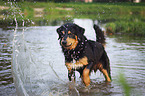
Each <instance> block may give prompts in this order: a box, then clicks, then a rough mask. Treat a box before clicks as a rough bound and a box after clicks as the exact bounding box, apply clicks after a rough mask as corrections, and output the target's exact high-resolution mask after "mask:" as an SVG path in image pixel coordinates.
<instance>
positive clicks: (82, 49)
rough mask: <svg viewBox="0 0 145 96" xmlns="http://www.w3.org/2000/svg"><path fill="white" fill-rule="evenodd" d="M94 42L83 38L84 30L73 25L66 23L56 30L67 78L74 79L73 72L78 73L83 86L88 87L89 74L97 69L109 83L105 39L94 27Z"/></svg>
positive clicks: (108, 65)
mask: <svg viewBox="0 0 145 96" xmlns="http://www.w3.org/2000/svg"><path fill="white" fill-rule="evenodd" d="M94 29H95V32H96V41H92V40H88V39H87V38H86V37H85V36H84V32H85V29H84V28H82V27H80V26H78V25H76V24H74V23H67V24H64V25H62V26H60V27H59V28H58V29H57V33H58V35H59V38H58V39H60V45H61V46H62V51H63V53H64V56H65V65H66V67H67V69H68V78H69V80H70V81H71V80H72V77H74V78H75V72H74V71H78V72H79V73H80V77H81V78H82V80H83V82H84V84H85V85H86V86H89V85H90V77H89V75H90V73H91V72H92V71H93V70H94V71H95V72H96V71H97V70H98V69H99V70H100V71H101V72H102V73H103V74H104V77H105V79H106V81H108V82H110V81H111V75H110V63H109V58H108V56H107V53H106V51H105V50H104V47H103V46H104V45H105V37H104V34H103V32H102V30H101V29H100V28H99V26H97V25H94Z"/></svg>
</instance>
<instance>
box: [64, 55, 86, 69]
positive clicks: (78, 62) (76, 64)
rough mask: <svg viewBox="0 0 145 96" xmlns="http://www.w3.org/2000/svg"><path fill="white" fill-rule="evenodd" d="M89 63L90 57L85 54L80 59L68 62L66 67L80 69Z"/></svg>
mask: <svg viewBox="0 0 145 96" xmlns="http://www.w3.org/2000/svg"><path fill="white" fill-rule="evenodd" d="M87 64H88V58H87V57H86V56H85V57H83V58H81V59H79V60H74V59H73V61H72V62H69V63H68V62H66V64H65V65H66V67H67V68H68V69H69V70H71V69H79V68H81V67H83V66H84V65H87Z"/></svg>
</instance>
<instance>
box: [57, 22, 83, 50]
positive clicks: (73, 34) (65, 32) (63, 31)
mask: <svg viewBox="0 0 145 96" xmlns="http://www.w3.org/2000/svg"><path fill="white" fill-rule="evenodd" d="M84 31H85V29H84V28H82V27H80V26H78V25H76V24H74V23H66V24H64V25H62V26H60V27H59V28H58V29H57V33H58V34H59V38H58V39H60V44H61V46H63V47H64V48H65V49H68V50H72V49H75V48H76V46H77V44H78V42H79V40H80V38H81V37H82V35H83V34H84Z"/></svg>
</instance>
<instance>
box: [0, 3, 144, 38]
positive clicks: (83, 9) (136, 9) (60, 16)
mask: <svg viewBox="0 0 145 96" xmlns="http://www.w3.org/2000/svg"><path fill="white" fill-rule="evenodd" d="M4 5H5V6H7V7H9V9H3V10H2V9H0V26H4V25H5V26H12V25H15V23H14V18H17V21H18V24H19V26H22V23H23V22H22V21H25V25H27V26H32V25H35V26H37V25H56V24H57V22H59V21H64V22H68V21H69V22H72V20H73V19H74V18H89V19H92V20H99V22H100V23H101V24H102V23H103V24H106V30H107V32H111V33H112V34H118V33H123V34H131V35H145V27H144V25H145V16H144V15H145V3H138V4H136V3H131V2H128V3H127V2H125V3H53V2H17V3H15V2H13V3H12V6H11V3H6V2H2V1H0V6H4ZM3 14H5V15H4V16H3ZM14 14H15V15H14Z"/></svg>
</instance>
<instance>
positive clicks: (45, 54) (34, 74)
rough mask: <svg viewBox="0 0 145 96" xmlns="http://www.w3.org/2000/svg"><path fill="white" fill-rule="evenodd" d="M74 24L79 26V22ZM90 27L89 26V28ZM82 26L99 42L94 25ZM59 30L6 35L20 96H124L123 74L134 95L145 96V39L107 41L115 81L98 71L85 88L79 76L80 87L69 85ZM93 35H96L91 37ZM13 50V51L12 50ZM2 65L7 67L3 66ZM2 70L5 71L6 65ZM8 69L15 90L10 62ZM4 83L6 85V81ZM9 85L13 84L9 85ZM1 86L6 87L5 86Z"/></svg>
mask: <svg viewBox="0 0 145 96" xmlns="http://www.w3.org/2000/svg"><path fill="white" fill-rule="evenodd" d="M74 22H76V23H77V19H76V20H74ZM86 22H89V23H86ZM86 24H89V25H88V26H86ZM79 25H80V26H82V27H84V28H85V29H86V32H85V35H86V36H87V38H89V39H93V40H95V36H94V31H93V29H92V26H93V22H91V21H90V20H79ZM58 27H59V26H41V27H25V28H18V30H16V34H15V36H14V38H13V36H11V35H13V31H12V32H8V31H4V32H6V34H7V35H9V36H8V37H7V38H8V39H9V41H8V42H9V45H10V46H12V43H13V44H14V45H13V54H12V55H13V56H12V57H13V58H12V71H13V77H14V81H15V85H16V89H17V94H18V95H20V96H23V95H26V96H27V95H30V96H34V95H39V96H48V95H63V96H68V95H70V96H94V95H99V96H122V95H123V89H122V86H121V85H120V83H119V82H118V78H119V76H120V75H119V74H120V73H123V74H124V75H125V77H126V80H127V83H128V84H129V86H131V90H132V91H131V94H134V95H138V94H139V95H140V96H141V95H142V96H143V95H144V94H145V92H144V89H145V81H144V79H145V65H144V64H145V60H144V58H145V38H137V37H133V38H131V37H124V36H110V37H107V39H106V41H107V45H106V51H107V53H108V56H109V58H110V63H111V75H112V80H113V81H112V82H111V83H110V84H107V83H106V82H104V77H103V75H102V74H101V73H100V72H99V71H98V72H97V73H92V74H91V77H90V78H91V86H90V87H89V88H85V87H84V85H83V83H82V82H81V79H80V78H79V74H78V73H77V72H76V74H77V78H76V84H74V83H73V82H69V80H68V78H67V69H66V67H65V65H64V56H63V54H62V52H61V47H60V45H59V41H58V35H57V33H56V28H58ZM23 29H24V31H23ZM90 32H92V33H91V34H90ZM2 36H3V35H2ZM2 40H3V39H2ZM12 40H13V42H12ZM2 44H3V43H2ZM10 50H12V49H11V47H10ZM10 52H11V51H10ZM10 54H11V53H10ZM1 58H5V56H2V55H1ZM10 59H11V58H10ZM2 64H4V63H3V62H2ZM1 67H2V68H3V66H2V65H1ZM6 67H8V69H6V71H9V75H8V76H6V77H11V78H10V85H11V86H12V87H14V86H13V84H12V76H11V73H10V70H11V69H10V67H11V65H10V61H9V64H8V65H6ZM6 71H5V70H4V69H2V70H1V73H2V74H7V72H6ZM0 75H1V74H0ZM2 78H4V77H2ZM0 82H4V80H3V81H0ZM6 82H7V81H6ZM7 85H9V84H8V83H7ZM1 86H5V85H4V84H3V83H2V84H1ZM1 88H4V87H1ZM7 88H11V87H7Z"/></svg>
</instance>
